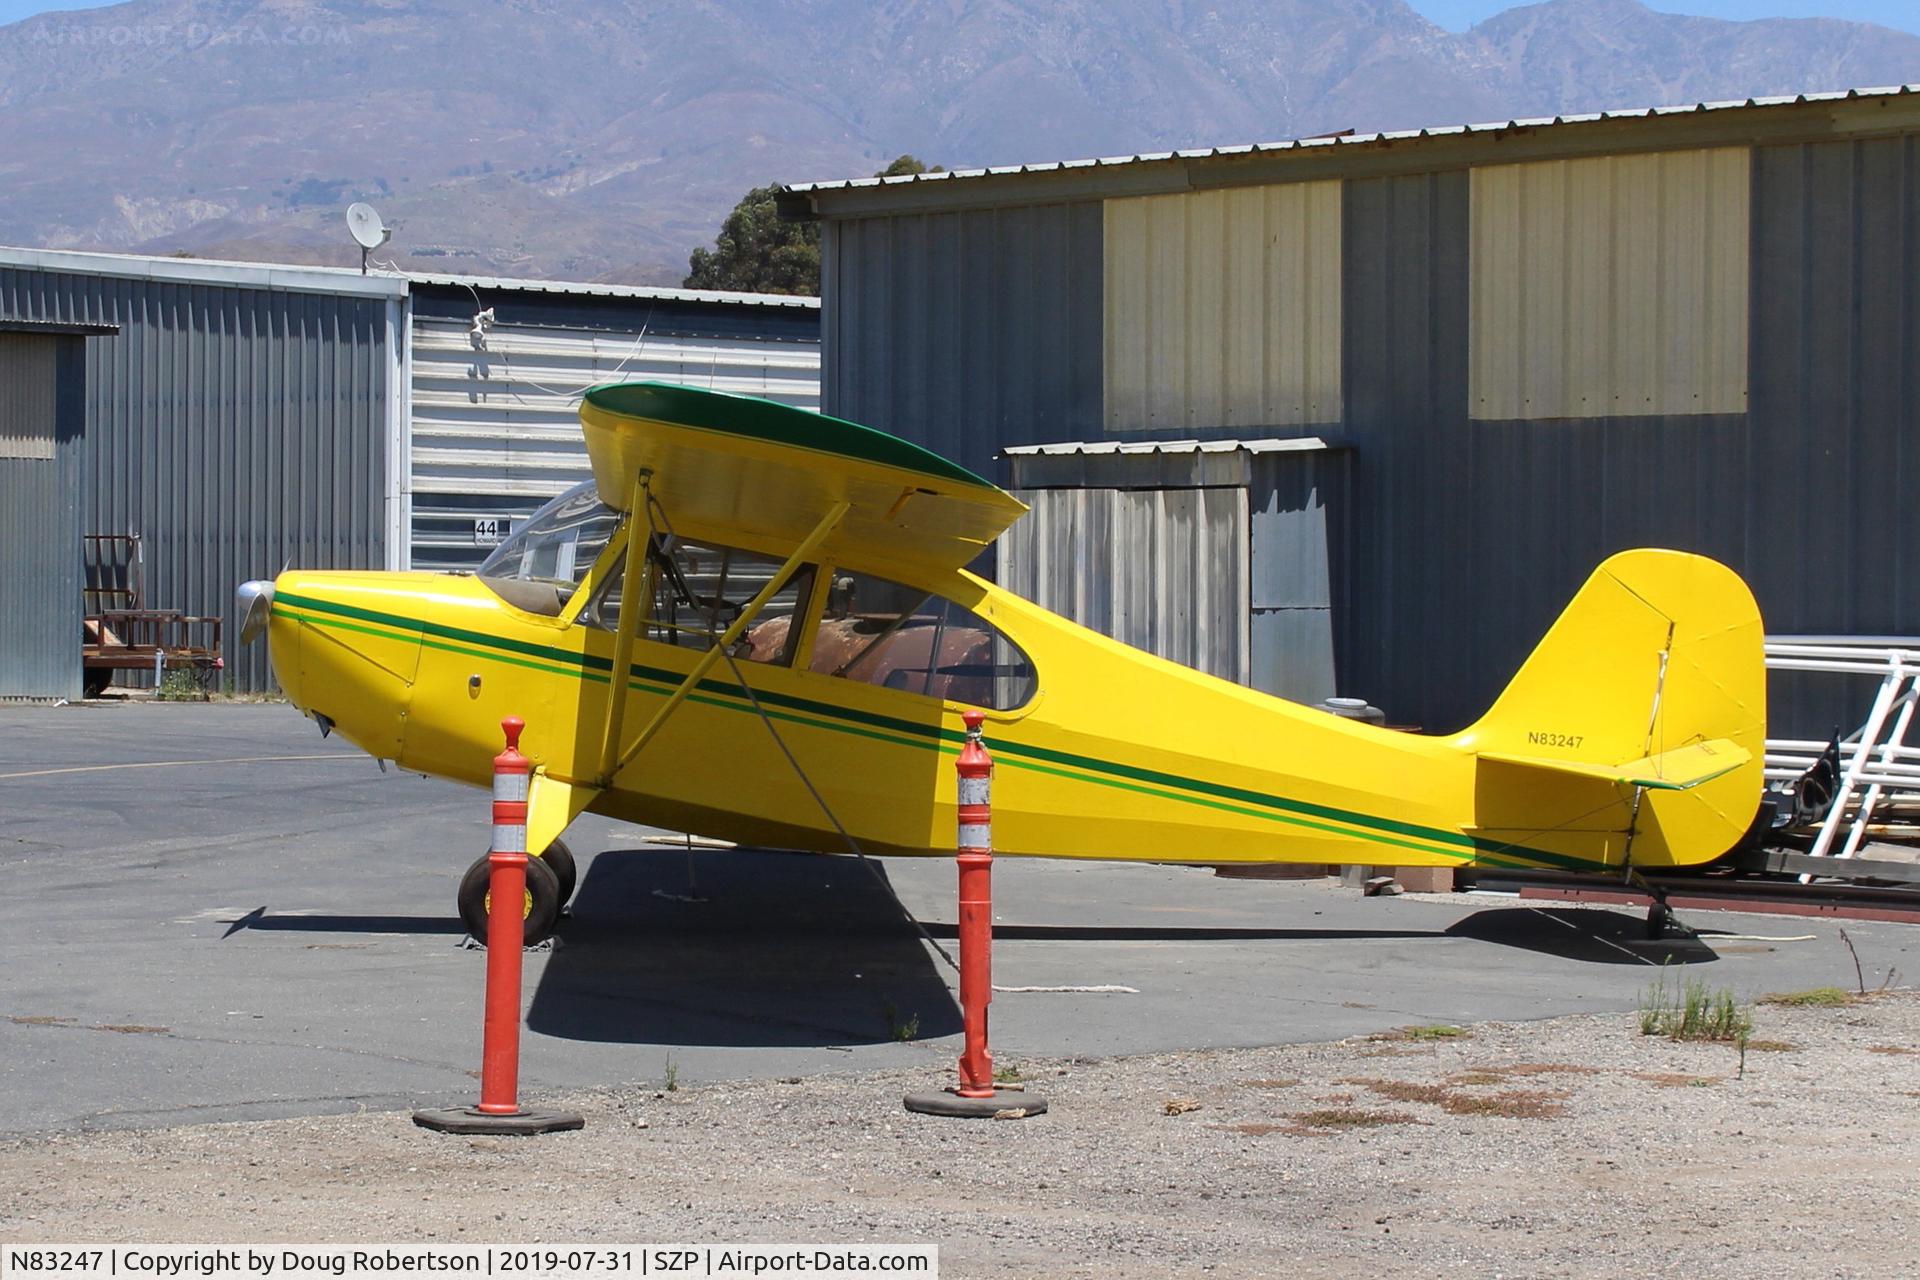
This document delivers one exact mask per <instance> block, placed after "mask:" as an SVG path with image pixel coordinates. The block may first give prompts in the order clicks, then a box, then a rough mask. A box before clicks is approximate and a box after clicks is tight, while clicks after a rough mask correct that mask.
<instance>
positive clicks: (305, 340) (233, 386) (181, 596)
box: [0, 267, 390, 689]
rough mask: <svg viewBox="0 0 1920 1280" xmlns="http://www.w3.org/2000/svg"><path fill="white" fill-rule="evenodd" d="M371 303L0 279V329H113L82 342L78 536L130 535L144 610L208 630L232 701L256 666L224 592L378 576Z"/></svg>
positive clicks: (376, 313) (378, 376) (381, 393)
mask: <svg viewBox="0 0 1920 1280" xmlns="http://www.w3.org/2000/svg"><path fill="white" fill-rule="evenodd" d="M388 306H389V304H388V303H387V302H386V301H385V300H383V299H379V298H369V297H365V296H341V295H334V294H321V293H304V292H292V291H286V290H278V289H265V288H248V287H238V286H235V287H227V286H220V285H211V284H190V283H185V282H179V281H170V280H152V279H133V278H124V277H112V276H92V275H76V274H67V273H61V272H52V271H41V270H28V269H21V268H12V267H7V268H0V319H28V320H39V321H49V322H65V323H95V324H114V325H118V326H119V327H120V331H119V333H118V334H117V335H114V336H111V337H96V338H89V339H87V374H86V379H87V393H86V410H87V417H86V449H85V454H86V463H85V482H84V486H83V491H84V499H85V504H86V506H85V512H86V513H85V516H84V520H85V528H86V530H87V531H92V532H102V533H124V532H128V531H135V532H139V533H141V534H143V535H144V536H145V538H146V557H147V559H146V567H147V589H148V599H147V602H146V603H147V604H148V606H149V607H153V608H169V609H179V610H182V611H184V612H187V613H191V614H217V615H220V616H222V617H224V618H225V636H226V645H227V655H226V657H227V672H226V674H227V675H228V676H230V677H232V678H233V679H234V680H235V682H236V685H237V687H239V688H241V689H260V688H264V687H266V686H267V684H268V680H269V671H268V666H267V658H266V650H265V647H264V646H262V645H251V646H244V647H243V646H241V645H240V644H239V631H238V627H239V620H238V619H237V618H236V617H235V616H234V614H233V588H234V586H235V584H237V583H239V582H241V581H242V580H244V579H247V578H259V577H271V576H272V575H273V574H275V573H277V572H279V571H280V569H281V568H282V567H283V566H285V565H287V564H294V565H300V566H305V567H309V568H378V567H380V566H381V565H382V564H383V563H384V560H385V546H384V537H383V525H382V514H383V491H384V485H385V481H386V476H385V449H386V442H387V437H388V417H387V415H388V409H389V405H388V394H389V391H390V387H389V378H388V357H389V352H388V348H387V342H386V336H385V334H386V328H387V323H388V317H387V309H388ZM75 556H76V564H77V563H78V549H77V547H76V551H75ZM77 590H78V589H77V587H76V594H77Z"/></svg>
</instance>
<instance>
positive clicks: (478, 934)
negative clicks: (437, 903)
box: [458, 854, 561, 947]
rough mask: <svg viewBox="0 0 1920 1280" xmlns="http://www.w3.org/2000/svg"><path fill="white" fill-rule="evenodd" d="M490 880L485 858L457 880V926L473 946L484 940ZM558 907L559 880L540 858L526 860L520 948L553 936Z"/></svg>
mask: <svg viewBox="0 0 1920 1280" xmlns="http://www.w3.org/2000/svg"><path fill="white" fill-rule="evenodd" d="M492 878H493V868H492V866H491V865H490V864H489V863H488V861H487V858H486V855H484V854H482V855H481V857H480V859H479V860H478V861H477V862H475V863H474V864H473V865H472V866H470V867H468V868H467V874H465V875H464V876H461V877H460V894H459V899H458V902H459V907H460V922H461V923H462V924H464V925H466V926H467V932H468V933H469V934H471V935H473V938H474V940H475V941H476V942H481V943H484V942H486V940H487V903H488V899H489V898H491V897H492V896H493V895H492V894H491V893H489V892H488V884H489V881H491V880H492ZM560 903H561V897H560V878H559V877H558V876H556V875H555V874H554V873H553V868H552V867H549V866H547V865H546V864H545V863H544V862H543V861H541V860H540V859H539V858H528V859H527V888H526V892H525V894H523V895H522V897H521V907H520V918H521V921H522V923H523V926H524V927H523V931H522V934H521V942H522V945H524V946H529V947H530V946H532V945H533V944H534V943H536V942H545V941H546V940H547V939H548V938H551V937H552V936H553V927H554V925H555V923H557V922H558V921H559V919H560Z"/></svg>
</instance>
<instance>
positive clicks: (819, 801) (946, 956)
mask: <svg viewBox="0 0 1920 1280" xmlns="http://www.w3.org/2000/svg"><path fill="white" fill-rule="evenodd" d="M646 495H647V502H646V519H647V539H648V542H649V544H651V542H652V540H653V538H654V535H655V534H657V533H658V532H659V530H658V529H656V528H655V527H654V523H653V517H654V513H655V512H658V513H659V515H660V523H661V524H662V525H663V526H665V529H666V535H667V537H668V538H669V539H671V540H672V541H674V542H678V541H679V535H678V534H676V533H675V532H674V531H673V521H672V520H671V519H670V518H669V517H668V515H667V509H666V508H665V507H664V506H662V505H660V500H659V499H658V498H656V497H655V496H654V494H653V488H652V486H651V485H648V486H647V487H646ZM623 607H624V606H623ZM701 618H702V620H703V625H704V627H705V629H706V633H707V643H708V644H711V645H713V646H714V647H716V648H719V647H720V636H719V634H718V633H717V632H716V631H714V629H713V620H712V618H711V617H709V616H708V615H706V614H704V613H703V614H701ZM720 656H721V657H722V658H724V659H725V660H726V663H727V668H728V670H730V671H732V672H733V678H734V681H735V682H736V683H737V684H739V686H740V691H741V692H742V693H744V694H746V696H747V701H748V703H750V704H751V705H752V707H753V713H754V714H755V715H756V716H758V717H759V718H760V723H761V724H763V725H765V726H766V727H767V733H768V734H769V735H771V736H772V738H773V744H774V746H776V747H778V748H779V749H780V754H781V755H783V756H785V757H786V760H787V763H788V764H789V765H791V766H792V767H793V772H794V776H795V777H797V778H799V779H800V785H801V786H803V787H805V788H806V789H807V794H808V795H810V796H812V797H813V802H814V804H816V805H818V806H819V807H820V812H821V813H822V814H824V815H826V819H827V821H828V822H830V823H832V824H833V829H834V830H835V831H837V832H839V833H840V838H841V839H842V840H844V841H846V845H847V848H848V849H850V850H852V852H853V854H854V856H855V857H857V858H858V859H859V860H860V865H862V866H863V867H865V868H866V869H867V872H868V874H870V875H871V876H872V877H873V879H874V883H875V884H877V885H879V886H880V888H881V890H882V891H884V892H885V893H886V895H887V897H888V898H890V899H892V900H893V905H894V906H895V907H896V908H898V909H899V911H900V914H901V915H902V916H905V917H906V919H907V920H908V922H909V923H911V924H912V925H913V927H914V929H915V930H917V931H918V932H919V934H920V937H921V940H922V941H924V942H925V943H926V944H927V945H928V946H930V947H932V948H933V949H934V951H935V953H936V954H938V955H939V957H940V958H941V959H942V960H944V961H945V962H946V964H947V967H948V968H949V969H952V970H953V971H954V972H955V973H958V972H960V963H959V961H957V960H955V959H954V958H953V956H952V954H951V953H949V952H948V951H947V949H946V948H945V947H944V946H942V945H941V944H940V941H939V939H937V938H935V937H934V936H933V934H932V933H930V932H929V931H928V929H927V926H926V925H924V924H922V923H921V922H920V917H919V916H916V915H915V914H913V910H912V908H910V907H908V906H907V904H906V903H904V902H902V901H901V900H900V895H899V893H898V892H897V891H895V889H894V887H893V881H891V880H889V879H888V878H887V875H886V873H885V872H884V871H882V870H881V869H880V867H879V865H878V864H877V863H875V862H874V861H873V859H872V858H870V857H868V856H867V851H866V850H865V849H862V848H861V847H860V842H859V841H858V840H856V839H854V837H853V833H852V832H851V831H848V830H847V828H846V824H844V823H842V822H841V821H840V816H839V815H838V814H836V813H835V812H834V811H833V806H832V805H831V804H828V803H827V798H826V797H825V796H824V795H822V794H821V793H820V788H819V787H817V786H815V785H814V783H813V779H812V778H811V777H810V776H808V774H807V770H806V767H805V766H804V765H802V764H801V763H800V759H799V757H798V756H796V755H794V754H793V748H791V747H789V746H788V745H787V740H786V739H785V738H783V737H781V736H780V730H779V729H778V728H777V727H776V726H775V725H774V723H773V717H772V716H770V715H768V714H767V710H766V708H765V707H763V706H761V705H760V698H759V695H758V694H756V693H754V691H753V686H752V685H751V684H749V683H747V677H746V673H744V672H743V671H741V670H740V663H739V661H738V660H737V659H735V658H734V656H733V655H732V654H731V653H729V652H727V651H726V650H725V649H724V648H722V649H720Z"/></svg>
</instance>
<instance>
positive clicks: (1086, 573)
mask: <svg viewBox="0 0 1920 1280" xmlns="http://www.w3.org/2000/svg"><path fill="white" fill-rule="evenodd" d="M1006 452H1007V456H1008V459H1009V461H1010V462H1011V463H1012V469H1013V483H1014V486H1015V488H1014V493H1015V494H1016V495H1017V496H1018V497H1019V498H1020V499H1021V500H1022V501H1024V502H1026V503H1027V504H1028V505H1029V506H1030V507H1031V508H1032V510H1031V511H1030V512H1029V513H1028V514H1027V515H1026V516H1025V517H1023V518H1022V519H1021V520H1019V521H1017V522H1016V523H1015V524H1014V526H1013V528H1012V529H1010V530H1008V532H1007V533H1006V534H1005V535H1004V536H1003V537H1002V538H1001V539H1000V542H999V551H1000V572H999V580H1000V582H1001V583H1002V585H1004V586H1006V587H1007V588H1009V589H1010V590H1012V591H1014V592H1016V593H1018V594H1020V595H1022V596H1025V597H1026V598H1028V599H1030V600H1032V601H1034V602H1035V603H1037V604H1040V605H1042V606H1044V607H1045V608H1048V609H1051V610H1053V611H1054V612H1055V613H1059V614H1061V615H1063V616H1065V617H1068V618H1071V619H1073V620H1074V621H1075V622H1078V623H1080V624H1081V625H1082V626H1086V627H1091V628H1092V629H1093V630H1095V631H1098V632H1100V633H1102V634H1103V635H1108V636H1111V637H1113V638H1114V639H1116V640H1119V641H1121V642H1122V643H1125V644H1130V645H1133V646H1134V647H1136V648H1139V649H1145V650H1146V651H1147V652H1149V653H1153V654H1157V655H1159V656H1160V657H1163V658H1168V659H1171V660H1172V661H1174V662H1179V663H1184V664H1185V665H1187V666H1190V667H1195V668H1197V669H1199V670H1201V671H1205V672H1207V673H1208V674H1209V675H1216V676H1219V677H1221V678H1222V679H1226V680H1232V681H1235V682H1237V683H1239V684H1245V685H1250V686H1252V687H1253V688H1256V689H1261V690H1263V691H1265V692H1268V693H1273V694H1277V695H1278V696H1280V697H1284V698H1291V699H1293V700H1295V701H1298V702H1318V701H1319V700H1321V699H1322V698H1326V697H1329V696H1331V695H1332V694H1334V693H1335V692H1336V691H1337V689H1336V685H1335V678H1334V677H1335V672H1334V631H1333V627H1334V612H1335V607H1336V603H1337V602H1338V601H1339V600H1340V599H1341V596H1342V592H1341V591H1340V589H1339V587H1340V583H1341V580H1342V571H1341V568H1340V564H1341V560H1342V557H1341V555H1340V548H1339V545H1338V543H1339V537H1340V534H1339V530H1340V527H1341V526H1340V524H1339V520H1340V516H1341V513H1342V510H1343V507H1344V496H1345V489H1346V453H1345V451H1344V450H1340V449H1330V448H1328V447H1327V446H1326V445H1325V444H1324V443H1322V442H1321V441H1319V440H1317V439H1306V440H1270V441H1266V440H1263V441H1244V442H1243V441H1233V440H1227V441H1209V442H1206V443H1198V442H1194V441H1175V442H1167V443H1160V444H1133V443H1128V444H1116V443H1100V444H1064V445H1036V446H1027V447H1023V448H1015V449H1008V450H1007V451H1006Z"/></svg>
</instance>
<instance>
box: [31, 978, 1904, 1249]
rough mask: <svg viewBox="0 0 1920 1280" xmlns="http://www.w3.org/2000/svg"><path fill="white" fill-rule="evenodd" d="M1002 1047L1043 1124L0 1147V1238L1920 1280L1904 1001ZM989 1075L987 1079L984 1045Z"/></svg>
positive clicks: (762, 1115)
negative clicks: (1218, 1043)
mask: <svg viewBox="0 0 1920 1280" xmlns="http://www.w3.org/2000/svg"><path fill="white" fill-rule="evenodd" d="M1754 1036H1755V1038H1756V1039H1755V1046H1754V1047H1753V1048H1751V1049H1750V1051H1749V1052H1748V1054H1747V1057H1746V1069H1745V1075H1744V1077H1742V1076H1741V1074H1740V1059H1739V1055H1738V1054H1737V1053H1736V1051H1735V1050H1734V1049H1733V1048H1732V1047H1730V1046H1728V1045H1724V1044H1699V1043H1672V1042H1669V1041H1665V1040H1661V1039H1655V1038H1647V1037H1642V1036H1640V1035H1639V1034H1637V1027H1636V1025H1635V1020H1634V1019H1633V1018H1632V1017H1631V1016H1621V1015H1608V1016H1597V1017H1575V1018H1562V1019H1557V1020H1554V1021H1549V1022H1537V1023H1523V1024H1511V1023H1494V1024H1486V1025H1481V1026H1477V1027H1473V1028H1470V1029H1468V1030H1467V1032H1466V1034H1463V1035H1461V1036H1459V1037H1456V1038H1424V1037H1419V1036H1407V1037H1402V1038H1397V1039H1396V1038H1378V1037H1376V1038H1372V1039H1356V1040H1346V1041H1341V1042H1338V1043H1335V1044H1324V1045H1297V1046H1290V1047H1280V1048H1268V1049H1235V1050H1218V1051H1209V1052H1201V1053H1182V1054H1171V1055H1159V1056H1152V1057H1138V1058H1124V1059H1109V1060H1105V1061H1084V1060H1082V1061H1072V1062H1057V1061H1049V1062H1038V1061H1031V1062H1020V1063H1019V1064H1018V1067H1019V1069H1020V1070H1021V1072H1022V1073H1023V1074H1024V1075H1025V1076H1026V1077H1027V1079H1028V1080H1029V1081H1030V1084H1031V1087H1032V1088H1033V1089H1034V1090H1035V1091H1037V1092H1043V1093H1044V1094H1045V1096H1046V1097H1047V1098H1048V1099H1049V1100H1050V1102H1051V1104H1052V1108H1053V1110H1052V1113H1051V1114H1049V1115H1047V1116H1044V1117H1040V1118H1035V1119H1027V1120H1020V1121H998V1122H996V1121H960V1120H935V1119H927V1118H922V1117H918V1116H910V1115H908V1114H906V1113H905V1112H903V1111H902V1110H901V1109H900V1107H899V1102H898V1095H899V1094H900V1093H902V1092H903V1091H907V1090H913V1089H922V1088H925V1087H927V1086H928V1085H930V1084H934V1083H938V1082H939V1081H940V1080H941V1079H942V1078H944V1077H943V1075H942V1073H943V1072H944V1070H945V1066H946V1057H945V1046H944V1045H943V1046H939V1047H935V1046H929V1055H928V1062H927V1066H926V1069H925V1070H923V1071H915V1072H910V1073H900V1072H889V1073H884V1074H873V1075H864V1076H858V1077H848V1078H841V1079H836V1080H832V1081H829V1082H824V1083H822V1082H817V1081H816V1082H811V1083H807V1084H800V1083H788V1082H780V1081H755V1082H748V1083H738V1084H720V1085H712V1086H703V1087H700V1088H697V1089H689V1090H678V1091H674V1092H656V1091H652V1090H644V1091H623V1092H606V1091H600V1092H594V1093H590V1094H581V1095H576V1096H572V1097H563V1098H555V1099H551V1100H549V1101H552V1102H556V1103H561V1104H566V1105H571V1106H573V1107H574V1108H576V1109H579V1110H582V1111H584V1112H585V1113H586V1115H587V1119H588V1127H587V1129H586V1130H585V1131H584V1132H581V1133H574V1134H563V1135H555V1136H549V1137H544V1138H535V1139H503V1138H453V1137H447V1136H443V1135H437V1134H429V1133H426V1132H423V1131H421V1130H419V1129H416V1128H415V1127H414V1126H413V1125H412V1124H411V1123H409V1121H408V1118H407V1117H406V1116H405V1115H403V1114H366V1115H359V1116H347V1117H329V1118H316V1119H305V1120H283V1121H272V1122H264V1123H254V1124H233V1125H209V1126H203V1127H198V1128H175V1129H164V1130H147V1131H139V1132H112V1133H89V1134H80V1135H63V1136H48V1137H36V1138H26V1139H19V1140H14V1141H9V1142H6V1143H0V1239H3V1240H6V1241H45V1242H69V1241H84V1242H107V1241H127V1242H160V1241H169V1242H189V1243H207V1242H231V1243H238V1242H254V1241H276V1242H349V1241H368V1242H374V1241H377V1242H388V1241H405V1240H418V1239H437V1240H443V1241H476V1242H477V1241H501V1242H524V1241H528V1240H543V1241H576V1240H577V1241H602V1242H605V1241H624V1242H668V1241H688V1240H703V1241H728V1242H790V1241H810V1242H811V1241H819V1242H851V1241H889V1242H895V1241H897V1242H936V1243H938V1244H939V1245H940V1246H941V1254H942V1257H941V1261H942V1267H943V1270H944V1274H946V1275H948V1276H1060V1277H1069V1276H1100V1277H1108V1276H1155V1275H1190V1274H1210V1275H1214V1276H1272V1275H1280V1274H1285V1275H1288V1276H1296V1277H1314V1276H1335V1275H1342V1276H1344V1275H1352V1274H1355V1273H1356V1272H1357V1271H1359V1270H1360V1269H1362V1268H1364V1269H1365V1270H1366V1271H1368V1272H1370V1273H1372V1274H1374V1275H1393V1276H1399V1275H1431V1274H1435V1273H1439V1272H1448V1273H1458V1274H1465V1275H1475V1276H1482V1275H1484V1276H1501V1275H1504V1276H1572V1275H1578V1276H1615V1275H1619V1276H1628V1275H1631V1276H1636V1277H1639V1276H1645V1275H1648V1274H1655V1275H1684V1276H1688V1277H1723V1276H1724V1277H1750V1276H1756V1275H1767V1276H1863V1277H1864V1276H1910V1275H1912V1274H1913V1273H1914V1261H1913V1259H1914V1257H1915V1256H1916V1252H1920V1250H1917V1248H1916V1246H1917V1245H1920V1241H1916V1239H1915V1234H1916V1233H1915V1229H1914V1226H1913V1224H1914V1221H1915V1217H1916V1210H1920V1148H1916V1145H1915V1143H1916V1139H1917V1138H1920V1069H1917V1068H1920V995H1915V994H1911V993H1897V994H1891V995H1886V996H1882V997H1878V998H1875V999H1870V1000H1866V1001H1861V1002H1856V1003H1852V1004H1850V1005H1847V1006H1845V1007H1840V1008H1785V1007H1779V1006H1771V1005H1763V1006H1761V1007H1760V1008H1758V1009H1757V1010H1756V1027H1755V1030H1754ZM1001 1065H1002V1066H1003V1067H1004V1066H1007V1065H1008V1062H1007V1060H1006V1059H1005V1058H1004V1057H1003V1059H1002V1063H1001Z"/></svg>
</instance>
